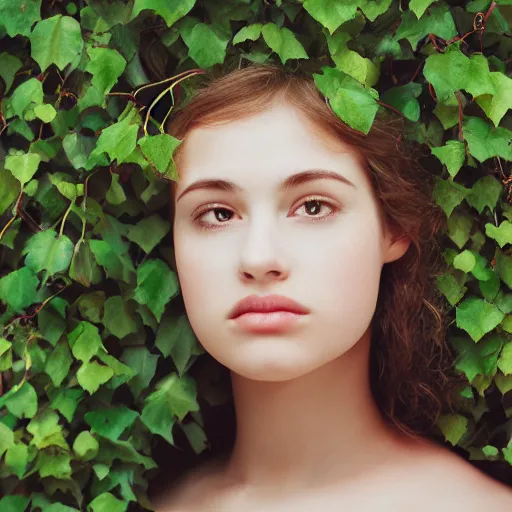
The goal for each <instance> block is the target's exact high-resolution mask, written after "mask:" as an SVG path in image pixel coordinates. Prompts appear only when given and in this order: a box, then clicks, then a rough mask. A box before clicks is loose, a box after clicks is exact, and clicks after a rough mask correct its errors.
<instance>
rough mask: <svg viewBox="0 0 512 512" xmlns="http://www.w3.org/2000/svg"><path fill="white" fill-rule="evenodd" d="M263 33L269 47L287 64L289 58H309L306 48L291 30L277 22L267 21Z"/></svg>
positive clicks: (262, 29)
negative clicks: (279, 25) (278, 24)
mask: <svg viewBox="0 0 512 512" xmlns="http://www.w3.org/2000/svg"><path fill="white" fill-rule="evenodd" d="M261 33H262V34H263V39H264V40H265V42H266V43H267V45H268V46H269V48H271V49H272V50H273V51H275V52H276V53H277V54H278V55H279V58H280V59H281V62H282V63H283V64H286V61H287V60H288V59H307V58H308V54H307V53H306V50H304V47H303V46H302V44H300V42H299V41H298V40H297V38H296V37H295V34H294V33H293V32H292V31H291V30H289V29H287V28H285V27H281V28H279V27H278V26H277V25H276V24H275V23H267V24H265V25H263V27H262V28H261Z"/></svg>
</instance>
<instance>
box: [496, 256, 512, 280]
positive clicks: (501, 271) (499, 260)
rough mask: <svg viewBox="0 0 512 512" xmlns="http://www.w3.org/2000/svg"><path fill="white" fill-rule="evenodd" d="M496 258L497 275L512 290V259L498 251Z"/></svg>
mask: <svg viewBox="0 0 512 512" xmlns="http://www.w3.org/2000/svg"><path fill="white" fill-rule="evenodd" d="M494 257H495V260H496V264H495V267H494V269H495V271H496V273H497V274H498V275H499V276H500V279H501V280H502V281H503V282H504V283H505V284H506V285H507V286H508V287H509V288H512V258H511V257H510V256H507V255H506V254H504V253H503V252H501V251H500V250H496V253H495V256H494Z"/></svg>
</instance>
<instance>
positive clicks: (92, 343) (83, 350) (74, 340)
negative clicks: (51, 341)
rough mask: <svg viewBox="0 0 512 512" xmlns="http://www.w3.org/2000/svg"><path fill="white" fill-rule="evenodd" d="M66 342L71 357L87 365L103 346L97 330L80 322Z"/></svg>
mask: <svg viewBox="0 0 512 512" xmlns="http://www.w3.org/2000/svg"><path fill="white" fill-rule="evenodd" d="M68 342H69V346H70V347H71V352H72V353H73V356H75V358H76V359H78V360H79V361H82V362H83V363H87V362H89V361H90V360H91V358H92V357H93V356H94V355H96V352H98V349H99V348H100V347H102V346H103V342H102V341H101V336H100V333H99V330H98V328H97V327H96V326H95V325H93V324H91V323H89V322H85V321H81V322H80V323H79V324H78V325H77V326H76V327H75V329H73V331H72V332H71V333H69V334H68Z"/></svg>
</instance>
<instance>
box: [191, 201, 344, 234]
mask: <svg viewBox="0 0 512 512" xmlns="http://www.w3.org/2000/svg"><path fill="white" fill-rule="evenodd" d="M325 206H326V207H328V209H329V210H330V211H329V212H328V213H327V214H326V215H321V212H322V207H325ZM301 208H302V209H303V210H304V212H305V215H298V216H299V217H307V218H310V219H311V220H312V221H319V220H326V219H328V218H331V217H332V216H333V215H334V214H335V213H336V211H337V210H338V208H336V207H335V206H333V205H332V204H331V203H330V202H328V201H323V200H321V199H317V198H307V199H306V200H304V201H302V203H301V204H300V205H299V207H298V208H296V209H295V210H294V211H298V210H300V209H301ZM209 213H213V217H214V220H215V221H217V222H219V223H220V224H216V223H212V222H207V221H205V220H204V219H203V217H205V216H206V215H207V214H209ZM233 215H234V213H233V211H232V210H230V209H228V208H224V207H220V206H218V207H215V208H208V209H205V210H203V211H202V212H200V213H199V214H198V215H197V216H196V217H195V218H194V222H196V223H197V224H198V225H199V226H200V227H202V228H205V229H218V228H221V227H222V224H227V223H228V221H229V220H230V219H231V218H232V217H233Z"/></svg>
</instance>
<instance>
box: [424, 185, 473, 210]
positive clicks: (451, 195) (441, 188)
mask: <svg viewBox="0 0 512 512" xmlns="http://www.w3.org/2000/svg"><path fill="white" fill-rule="evenodd" d="M470 192H471V190H470V189H467V188H466V187H463V186H462V185H459V184H458V183H455V182H453V181H446V180H442V179H440V178H438V177H437V176H436V185H435V187H434V192H433V197H434V199H435V201H436V203H437V204H438V205H439V206H440V207H441V208H442V209H443V211H444V213H446V216H447V217H450V216H451V215H452V212H453V210H454V209H455V208H456V207H457V206H459V204H460V203H462V201H463V200H464V198H465V197H466V196H467V195H468V194H469V193H470Z"/></svg>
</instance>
